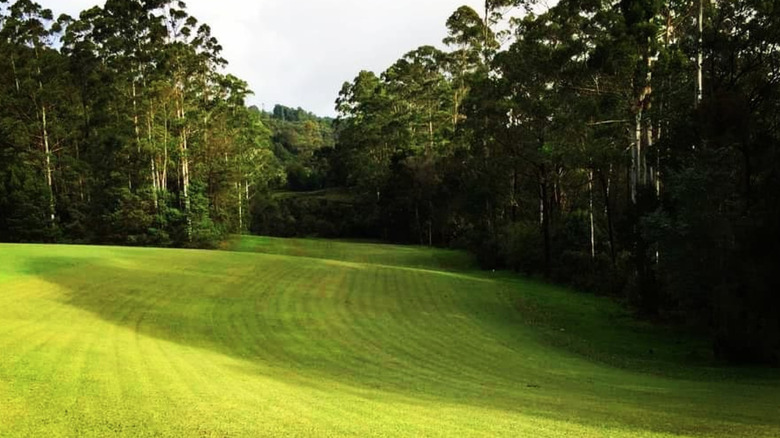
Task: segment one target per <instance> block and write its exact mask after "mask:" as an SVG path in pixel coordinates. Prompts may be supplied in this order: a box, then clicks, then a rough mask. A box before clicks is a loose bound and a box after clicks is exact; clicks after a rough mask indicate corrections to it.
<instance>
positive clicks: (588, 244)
mask: <svg viewBox="0 0 780 438" xmlns="http://www.w3.org/2000/svg"><path fill="white" fill-rule="evenodd" d="M531 3H532V2H523V1H517V0H489V1H487V2H486V5H485V10H484V11H480V12H479V13H478V12H476V11H474V10H472V9H471V8H469V7H465V6H464V7H461V8H460V9H458V10H457V11H456V12H455V13H454V14H453V15H452V16H451V18H450V19H449V20H448V22H447V27H448V29H449V36H448V37H447V39H446V40H445V43H446V44H447V46H448V47H449V49H448V50H446V51H441V50H438V49H436V48H434V47H430V46H425V47H420V48H418V49H416V50H414V51H412V52H409V53H408V54H407V55H405V56H404V57H403V58H402V59H400V60H398V61H397V62H396V63H395V64H394V65H392V66H391V67H390V68H389V69H387V70H386V71H385V72H384V73H382V74H381V75H376V74H374V73H372V72H367V71H364V72H361V73H360V74H359V75H358V76H357V77H356V78H355V80H354V81H353V82H351V83H347V84H345V85H344V87H343V89H342V92H341V94H340V97H339V99H338V102H337V109H338V112H339V117H338V119H337V121H336V133H337V146H336V149H335V151H334V153H333V154H332V156H331V158H330V168H331V176H332V179H333V180H334V181H336V182H337V183H338V185H343V186H347V187H349V188H350V189H351V190H352V192H353V193H354V194H355V196H356V198H355V204H354V208H355V209H356V213H355V215H356V216H358V217H361V218H364V219H365V220H367V221H369V222H370V223H371V224H372V227H371V234H372V235H373V237H377V238H385V239H389V240H393V241H403V242H412V243H418V244H426V245H430V244H432V245H446V246H457V247H462V248H467V249H470V250H472V251H474V252H475V253H477V254H478V255H479V258H480V260H481V261H482V263H483V265H484V266H485V267H506V268H512V269H516V270H519V271H523V272H526V273H530V274H539V275H544V276H546V277H547V278H550V279H553V280H556V281H561V282H566V283H570V284H573V285H576V286H577V287H579V288H583V289H587V290H592V291H598V292H603V293H608V294H612V295H615V296H618V297H621V298H623V299H625V300H626V301H627V302H628V303H629V304H630V305H632V306H634V307H635V308H636V309H637V310H638V311H640V312H641V313H642V314H643V315H645V316H647V317H661V318H668V319H674V320H678V321H683V322H685V323H687V324H689V325H690V326H691V327H692V328H694V329H702V330H706V331H707V332H708V333H710V334H711V335H712V339H713V346H714V351H715V353H716V355H717V356H718V357H721V358H724V359H728V360H733V361H758V362H770V363H778V362H780V294H778V290H780V288H779V287H778V286H780V281H778V278H780V277H778V275H777V272H776V271H777V268H778V267H779V266H780V257H778V255H777V248H780V174H779V173H778V170H780V163H779V162H778V160H780V154H779V152H780V151H779V149H778V142H779V141H780V99H778V97H780V96H779V95H778V93H779V92H780V50H779V48H780V45H779V44H780V7H778V3H777V2H773V1H763V0H744V1H739V2H732V1H704V0H702V1H690V0H688V1H685V0H682V1H676V0H667V1H658V0H622V1H602V0H561V1H560V2H558V3H557V5H556V6H554V7H551V8H549V9H548V10H546V11H543V12H541V13H536V14H535V13H531V12H530V10H532V9H534V5H533V4H531ZM523 7H525V8H527V9H528V13H527V14H525V15H524V17H523V18H512V19H509V18H508V14H507V12H509V11H515V12H516V11H518V10H519V9H518V8H523ZM513 8H514V9H513ZM537 11H538V9H537ZM515 15H517V14H515Z"/></svg>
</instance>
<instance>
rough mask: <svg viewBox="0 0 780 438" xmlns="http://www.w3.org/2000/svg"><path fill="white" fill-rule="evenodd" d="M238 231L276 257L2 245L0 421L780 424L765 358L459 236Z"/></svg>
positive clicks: (222, 432)
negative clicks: (496, 267) (435, 240)
mask: <svg viewBox="0 0 780 438" xmlns="http://www.w3.org/2000/svg"><path fill="white" fill-rule="evenodd" d="M234 246H235V247H236V248H238V249H242V250H244V251H261V252H268V253H275V254H259V253H251V252H244V253H242V252H227V251H222V252H207V251H181V250H159V249H125V248H105V247H68V246H38V245H35V246H14V245H0V436H9V435H10V436H63V435H67V436H106V435H124V436H160V435H163V436H266V435H284V436H295V435H297V436H343V435H348V436H399V435H400V436H476V435H479V436H496V435H503V436H534V437H536V436H539V437H545V436H549V437H561V436H574V437H589V436H594V437H595V436H599V437H600V436H648V437H649V436H678V435H688V436H708V437H709V436H723V437H731V436H745V437H753V436H767V437H769V436H778V434H780V382H779V381H778V379H777V374H776V373H773V372H772V371H764V372H762V373H761V375H760V376H759V377H754V378H751V379H747V378H745V377H743V376H742V374H744V373H742V372H739V370H736V371H735V370H730V369H719V368H713V367H712V366H711V364H708V363H706V360H704V359H702V358H700V357H699V356H700V353H699V352H698V350H697V348H698V347H697V345H698V344H697V343H696V341H688V340H684V341H682V342H675V341H676V339H675V337H674V336H675V335H674V334H672V333H667V332H665V331H662V330H658V329H656V328H653V327H649V326H645V325H642V324H640V323H634V322H631V321H630V320H628V319H625V318H623V316H624V314H623V313H622V311H621V310H620V309H619V307H617V306H615V305H614V304H613V303H610V302H609V301H607V300H602V299H597V298H593V297H589V296H585V295H579V294H574V293H571V292H567V291H565V290H560V289H557V288H553V287H549V286H545V285H541V284H538V283H533V282H529V281H525V280H521V279H518V278H516V277H513V276H509V275H506V274H492V273H479V272H476V271H472V270H471V266H472V265H471V264H470V261H469V258H468V257H467V256H465V255H463V254H460V253H456V252H449V251H444V252H442V251H435V250H428V249H424V248H406V247H392V246H382V245H373V244H354V243H346V242H328V241H318V240H280V239H263V238H245V239H243V240H242V241H240V242H234ZM556 309H560V310H559V311H556ZM626 330H628V331H626ZM632 333H633V335H632ZM634 338H635V340H636V341H635V343H636V344H637V345H636V346H629V345H612V346H611V344H614V343H631V342H632V339H634ZM663 341H668V344H669V345H671V347H668V348H664V345H666V343H665V342H663ZM649 348H652V349H654V351H653V354H652V355H649V357H645V354H644V353H645V352H646V351H647V349H649ZM685 349H692V350H693V352H692V354H693V356H695V357H694V359H695V360H694V359H692V360H690V361H687V362H685V361H684V359H685V354H686V353H685V352H684V351H682V350H685ZM713 370H714V371H713Z"/></svg>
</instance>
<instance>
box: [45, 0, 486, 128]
mask: <svg viewBox="0 0 780 438" xmlns="http://www.w3.org/2000/svg"><path fill="white" fill-rule="evenodd" d="M40 3H41V4H42V5H43V6H44V7H47V8H51V9H52V10H53V11H54V12H55V13H60V12H65V13H68V14H71V15H73V16H77V15H78V13H79V11H81V10H84V9H87V8H89V7H91V6H94V5H95V4H98V3H102V2H98V1H95V0H40ZM187 4H188V7H189V11H190V14H192V15H194V16H195V17H197V18H198V19H199V20H200V21H201V22H205V23H208V24H209V25H210V26H211V28H212V32H213V33H214V35H215V36H216V37H217V39H219V41H220V43H221V44H222V46H223V47H224V53H223V55H224V57H225V58H226V59H227V60H228V61H229V62H230V66H229V67H228V71H230V72H231V73H233V74H235V75H236V76H239V77H241V78H243V79H245V80H247V81H248V82H249V84H250V87H251V88H252V89H253V90H254V91H255V96H254V97H253V98H252V99H251V103H255V104H257V105H262V104H265V105H266V107H267V108H269V109H270V107H271V106H273V105H274V104H276V103H281V104H284V105H288V106H301V107H303V108H305V109H307V110H310V111H314V112H316V113H318V114H323V115H332V114H333V106H334V101H335V100H336V97H337V96H338V92H339V90H340V89H341V85H342V84H343V83H344V82H345V81H351V80H352V79H353V78H354V77H355V76H356V75H357V73H358V72H359V71H360V70H364V69H365V70H373V71H376V72H381V71H383V70H384V69H386V68H387V67H389V66H390V65H391V64H392V63H393V62H395V60H396V59H398V58H399V57H400V56H402V55H403V54H404V53H406V52H408V51H410V50H413V49H415V48H417V47H418V46H421V45H425V44H433V45H436V44H440V43H441V40H442V39H443V38H444V36H445V34H446V29H445V23H446V21H447V18H448V17H449V16H450V14H451V13H452V12H454V11H455V10H456V9H457V8H458V7H459V6H460V5H462V4H468V5H470V6H471V7H473V8H475V9H476V10H477V11H479V10H480V8H481V7H482V4H483V1H481V0H391V1H388V0H298V1H285V0H257V1H250V0H219V1H214V0H189V1H187Z"/></svg>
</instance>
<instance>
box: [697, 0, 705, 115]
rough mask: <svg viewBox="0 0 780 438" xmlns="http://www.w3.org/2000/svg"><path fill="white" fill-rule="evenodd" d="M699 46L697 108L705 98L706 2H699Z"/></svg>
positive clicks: (702, 0) (700, 0) (701, 0)
mask: <svg viewBox="0 0 780 438" xmlns="http://www.w3.org/2000/svg"><path fill="white" fill-rule="evenodd" d="M697 22H698V26H699V44H698V46H697V48H696V52H697V53H696V101H695V103H696V106H697V107H698V106H699V104H700V103H701V101H702V98H703V97H704V53H703V51H704V0H699V19H698V20H697Z"/></svg>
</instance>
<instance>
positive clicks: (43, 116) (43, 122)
mask: <svg viewBox="0 0 780 438" xmlns="http://www.w3.org/2000/svg"><path fill="white" fill-rule="evenodd" d="M41 130H42V134H43V149H44V153H45V162H46V185H47V186H48V188H49V221H50V222H51V226H54V219H55V211H56V205H55V200H54V179H53V177H52V167H51V149H50V148H49V128H48V124H47V120H46V105H43V104H41Z"/></svg>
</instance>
